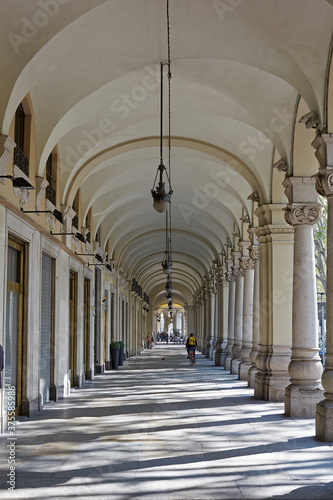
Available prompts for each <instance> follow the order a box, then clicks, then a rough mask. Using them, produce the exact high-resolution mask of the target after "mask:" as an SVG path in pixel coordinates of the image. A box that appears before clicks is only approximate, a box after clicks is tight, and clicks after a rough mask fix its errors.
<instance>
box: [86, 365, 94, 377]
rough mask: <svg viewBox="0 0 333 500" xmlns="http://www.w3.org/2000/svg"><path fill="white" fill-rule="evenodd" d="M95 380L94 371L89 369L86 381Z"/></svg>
mask: <svg viewBox="0 0 333 500" xmlns="http://www.w3.org/2000/svg"><path fill="white" fill-rule="evenodd" d="M93 379H94V371H93V370H91V369H90V368H88V370H87V373H86V380H93Z"/></svg>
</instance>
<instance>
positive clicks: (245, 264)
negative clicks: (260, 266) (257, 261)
mask: <svg viewBox="0 0 333 500" xmlns="http://www.w3.org/2000/svg"><path fill="white" fill-rule="evenodd" d="M239 265H240V267H241V269H242V270H243V271H246V269H254V260H253V259H250V257H241V258H240V259H239Z"/></svg>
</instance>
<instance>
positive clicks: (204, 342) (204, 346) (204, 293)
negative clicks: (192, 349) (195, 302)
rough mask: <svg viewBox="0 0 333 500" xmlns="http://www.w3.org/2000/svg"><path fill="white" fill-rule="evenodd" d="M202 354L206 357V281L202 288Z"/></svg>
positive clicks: (207, 327) (207, 325)
mask: <svg viewBox="0 0 333 500" xmlns="http://www.w3.org/2000/svg"><path fill="white" fill-rule="evenodd" d="M202 309H203V321H202V324H203V341H202V344H203V354H204V355H205V356H206V357H207V341H208V340H207V339H208V332H209V315H208V287H207V281H206V283H205V286H204V287H203V308H202Z"/></svg>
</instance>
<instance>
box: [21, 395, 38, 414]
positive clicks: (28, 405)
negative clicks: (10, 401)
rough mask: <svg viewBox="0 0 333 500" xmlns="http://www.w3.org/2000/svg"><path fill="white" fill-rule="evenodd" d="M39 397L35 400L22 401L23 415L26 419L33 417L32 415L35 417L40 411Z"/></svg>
mask: <svg viewBox="0 0 333 500" xmlns="http://www.w3.org/2000/svg"><path fill="white" fill-rule="evenodd" d="M39 405H40V401H39V397H37V398H35V399H25V400H22V402H21V413H22V415H24V416H25V417H31V415H34V414H35V413H37V412H38V410H39Z"/></svg>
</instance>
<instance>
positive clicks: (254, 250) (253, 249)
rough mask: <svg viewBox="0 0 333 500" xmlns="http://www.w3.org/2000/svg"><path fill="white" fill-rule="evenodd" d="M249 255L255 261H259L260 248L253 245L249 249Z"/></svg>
mask: <svg viewBox="0 0 333 500" xmlns="http://www.w3.org/2000/svg"><path fill="white" fill-rule="evenodd" d="M249 254H250V257H251V259H252V260H253V261H255V260H259V246H258V245H252V246H250V247H249Z"/></svg>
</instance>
